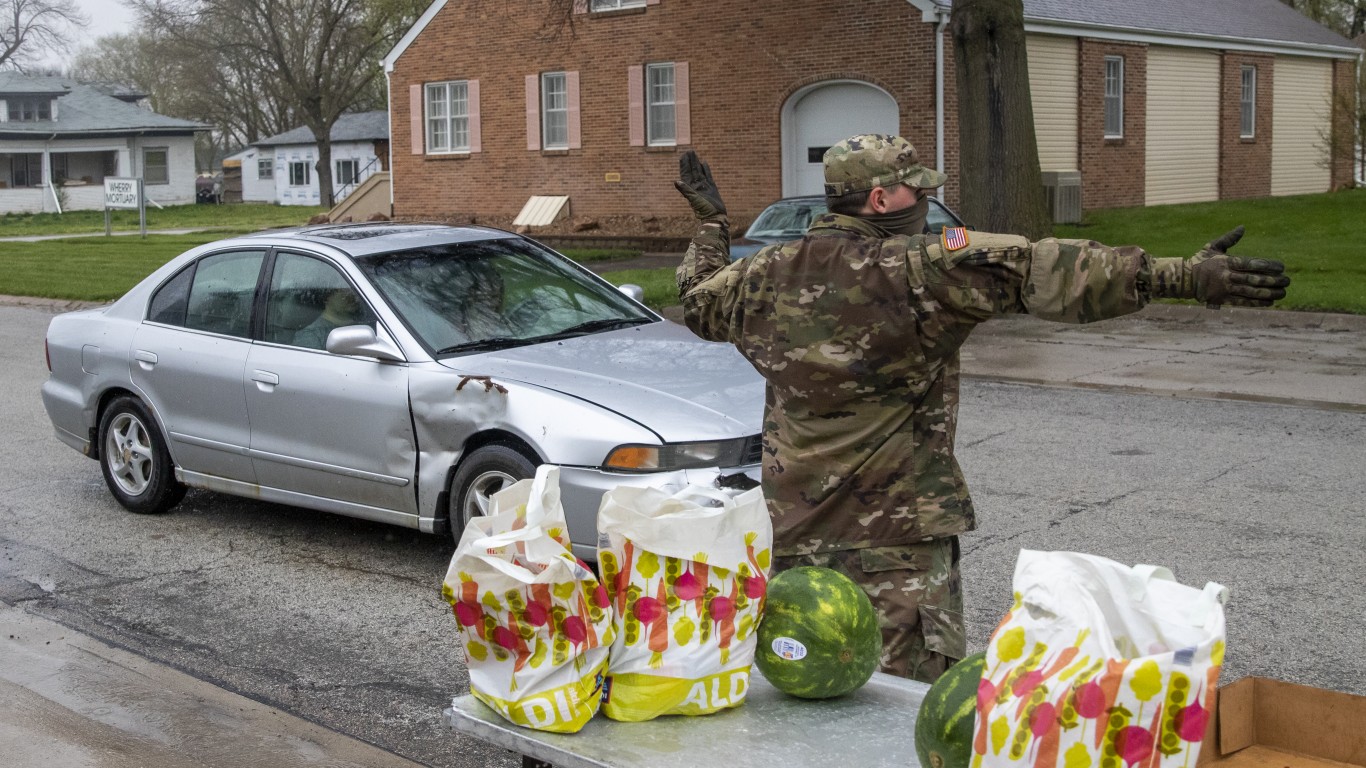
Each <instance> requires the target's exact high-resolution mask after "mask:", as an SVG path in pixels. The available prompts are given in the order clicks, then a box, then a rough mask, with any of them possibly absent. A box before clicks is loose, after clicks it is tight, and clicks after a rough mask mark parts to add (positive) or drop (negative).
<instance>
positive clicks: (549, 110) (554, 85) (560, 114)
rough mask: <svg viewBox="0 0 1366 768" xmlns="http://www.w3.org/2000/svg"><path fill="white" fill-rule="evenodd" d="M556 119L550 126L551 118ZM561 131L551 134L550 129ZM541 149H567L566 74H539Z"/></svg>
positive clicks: (567, 81)
mask: <svg viewBox="0 0 1366 768" xmlns="http://www.w3.org/2000/svg"><path fill="white" fill-rule="evenodd" d="M552 115H554V116H556V117H557V118H559V119H558V121H557V123H556V125H554V126H552V125H551V116H552ZM552 127H554V128H555V129H556V130H558V131H562V134H561V135H558V136H554V135H552V134H551V128H552ZM541 149H551V150H554V149H569V76H568V73H567V72H542V73H541Z"/></svg>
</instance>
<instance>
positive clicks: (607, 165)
mask: <svg viewBox="0 0 1366 768" xmlns="http://www.w3.org/2000/svg"><path fill="white" fill-rule="evenodd" d="M558 6H559V4H556V3H552V2H551V1H550V0H540V2H536V3H522V2H519V3H449V4H447V5H446V6H445V7H444V8H443V9H442V10H441V11H440V12H439V13H438V14H437V15H436V17H435V18H434V19H433V20H432V22H431V24H430V25H429V26H428V27H427V28H426V29H425V30H424V31H423V32H422V33H421V34H420V35H419V36H418V37H417V39H416V40H415V41H414V42H413V44H412V45H411V46H410V47H409V48H408V49H407V50H406V51H405V52H404V53H403V55H402V56H400V57H399V59H398V60H397V61H396V62H395V66H394V71H393V73H392V76H391V78H390V93H391V99H392V107H391V116H392V117H391V120H392V121H393V123H392V126H391V136H392V141H393V153H394V159H393V165H394V168H393V171H394V210H395V213H396V215H398V216H442V217H447V216H451V217H465V216H486V217H487V216H510V215H512V214H515V213H516V212H517V211H518V210H520V208H521V206H522V204H523V203H525V202H526V200H527V198H528V197H529V196H530V195H534V194H567V195H569V196H570V198H571V205H572V207H573V214H574V215H575V216H619V215H657V216H669V217H674V216H686V215H688V211H687V208H686V207H685V206H684V204H683V201H682V199H681V198H680V197H679V196H678V193H677V192H676V191H674V189H673V186H672V183H671V182H672V180H673V179H675V178H677V172H678V156H679V154H681V153H682V152H683V151H685V150H687V149H695V150H697V151H698V153H699V154H700V155H701V156H702V158H703V159H704V160H706V161H707V162H708V163H710V164H711V166H712V169H713V172H714V173H715V175H716V178H717V182H718V184H719V186H720V188H721V190H722V192H723V193H724V195H725V199H726V202H727V205H728V207H729V208H730V210H731V213H732V215H733V216H734V217H735V218H737V219H748V218H750V217H752V216H754V215H755V214H757V213H758V212H759V210H761V209H762V208H763V206H764V205H766V204H768V203H769V202H771V201H773V200H774V199H776V198H778V197H780V196H781V195H782V146H781V126H780V122H781V120H780V117H781V113H782V108H783V105H784V102H785V101H786V100H787V98H788V97H789V96H791V95H792V94H794V93H796V92H798V91H799V90H801V89H802V88H803V87H804V86H806V85H810V84H812V83H816V82H821V81H825V80H832V79H852V80H858V81H862V82H865V83H870V84H873V85H876V86H878V87H880V88H882V89H884V90H886V91H887V92H888V93H890V94H891V95H892V96H893V98H894V99H895V100H896V102H897V105H898V108H899V111H900V118H901V131H902V134H903V135H905V136H906V137H907V138H909V139H910V140H911V141H912V143H914V144H915V146H916V148H917V150H918V151H919V152H920V153H921V156H922V159H924V160H925V161H926V162H927V163H933V162H934V158H935V146H934V139H935V130H934V25H932V24H928V23H925V22H923V21H921V16H920V11H919V10H917V9H915V8H914V7H913V6H912V5H911V4H909V3H907V2H905V0H867V1H866V2H864V3H861V4H860V12H859V13H856V14H851V13H849V11H848V9H847V8H846V7H845V6H843V5H841V4H838V3H829V2H825V1H824V0H753V1H752V2H749V3H703V2H697V1H696V0H691V1H690V0H660V2H659V3H658V4H654V5H648V6H646V7H645V8H644V9H633V10H630V11H622V12H617V13H613V14H592V15H577V16H575V17H574V20H573V25H572V28H568V29H558V30H557V29H556V27H555V25H553V24H551V25H547V24H546V23H545V21H544V19H545V18H546V17H547V15H548V14H549V13H551V11H550V10H549V9H550V8H551V7H558ZM557 31H558V39H553V40H552V39H547V38H548V37H551V36H553V35H554V34H555V33H556V32H557ZM946 43H947V41H946ZM946 50H947V57H948V58H947V61H948V70H949V73H950V76H951V75H952V49H951V48H950V47H949V46H948V45H946ZM668 61H673V62H688V65H689V74H690V88H689V91H690V100H691V104H690V114H691V139H692V143H691V145H689V146H681V147H677V148H675V147H666V148H655V147H633V146H630V143H629V137H630V128H629V124H628V120H629V110H628V102H627V99H628V88H627V70H628V67H632V66H640V65H642V64H646V63H650V62H668ZM559 70H564V71H577V72H578V73H579V78H580V85H579V87H580V93H581V100H580V108H581V126H582V147H581V148H580V149H571V150H568V151H560V152H548V151H531V150H528V149H527V148H526V147H527V138H526V133H527V129H526V123H527V116H526V104H525V84H524V78H525V77H526V76H527V75H531V74H537V73H540V72H544V71H559ZM454 79H478V80H479V81H480V113H481V121H480V129H481V138H482V151H481V152H476V153H473V154H470V155H456V156H452V155H448V156H438V155H424V154H413V152H412V138H411V135H412V132H413V131H412V129H411V127H410V120H409V116H410V105H409V98H410V97H409V86H411V85H413V84H419V83H425V82H433V81H442V80H454ZM953 93H954V86H953V82H952V80H951V79H950V81H949V83H948V84H947V86H946V95H947V96H948V98H947V99H946V101H948V102H949V104H948V110H947V113H948V115H949V116H950V117H951V118H952V116H953V115H954V114H955V112H956V110H955V109H954V107H953ZM957 135H958V129H957V123H956V121H954V120H952V119H951V120H950V122H949V123H948V126H947V128H946V137H947V141H946V142H945V143H946V145H948V148H949V151H948V153H947V158H948V161H947V162H946V165H947V166H948V168H946V169H945V170H946V171H948V172H949V173H950V175H951V176H952V175H953V173H954V171H955V169H956V167H957V151H956V145H957ZM607 174H620V181H610V182H609V181H607V180H606V177H607ZM948 192H949V199H950V201H952V200H954V199H956V193H957V188H956V185H955V186H953V187H952V188H950V189H949V190H948Z"/></svg>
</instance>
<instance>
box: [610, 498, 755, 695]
mask: <svg viewBox="0 0 1366 768" xmlns="http://www.w3.org/2000/svg"><path fill="white" fill-rule="evenodd" d="M699 500H700V502H701V503H699ZM598 532H599V535H600V537H601V538H600V539H599V542H598V565H599V567H600V568H601V570H602V578H603V582H604V583H605V584H606V585H607V592H608V596H609V598H610V599H611V601H612V605H613V608H614V614H615V616H616V630H617V631H616V639H615V640H613V642H612V657H611V661H610V663H609V667H608V677H607V682H606V689H605V692H604V701H603V712H604V713H605V714H606V715H607V716H608V717H610V718H612V719H614V720H627V721H639V720H650V719H653V718H655V717H658V716H660V715H705V714H708V713H711V712H715V711H717V710H721V709H726V708H729V707H736V706H739V705H740V704H741V703H743V702H744V700H745V694H746V693H747V692H748V690H749V668H750V665H751V664H752V663H753V661H754V645H755V634H754V632H755V629H757V628H758V625H759V616H760V614H761V611H762V609H763V603H764V590H765V587H766V585H767V579H768V571H769V566H770V557H771V552H770V550H771V549H772V546H773V526H772V523H770V522H769V518H768V507H767V506H766V505H765V504H764V497H763V493H762V492H761V491H760V490H759V489H758V488H755V489H753V490H750V491H746V492H744V493H741V494H739V495H738V496H731V495H730V494H727V493H724V492H721V491H718V490H715V489H711V488H704V487H700V486H689V487H688V488H685V489H683V490H682V491H679V492H678V493H676V494H674V495H672V496H670V495H668V494H666V493H664V492H662V491H658V490H655V489H652V488H632V487H626V486H621V487H618V488H616V489H614V490H611V491H608V492H607V493H606V494H604V495H603V499H602V505H601V507H599V509H598Z"/></svg>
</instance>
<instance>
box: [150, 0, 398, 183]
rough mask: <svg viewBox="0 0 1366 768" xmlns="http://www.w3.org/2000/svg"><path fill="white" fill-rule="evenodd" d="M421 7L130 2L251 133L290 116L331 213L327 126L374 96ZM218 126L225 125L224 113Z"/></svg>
mask: <svg viewBox="0 0 1366 768" xmlns="http://www.w3.org/2000/svg"><path fill="white" fill-rule="evenodd" d="M419 1H420V0H132V4H133V6H134V7H135V8H136V9H137V10H138V12H139V13H140V15H141V17H142V20H143V25H144V28H151V29H157V30H160V31H162V32H163V33H164V34H165V35H166V37H167V38H169V39H171V40H174V41H175V42H176V43H177V44H181V45H186V46H190V47H191V48H193V49H194V50H196V51H199V52H201V53H202V54H203V55H205V56H210V57H211V59H212V61H213V66H212V70H213V72H214V73H215V74H216V76H217V82H215V83H214V90H212V91H211V93H213V94H214V96H215V97H216V98H219V99H221V100H222V104H223V106H224V108H225V109H226V110H227V111H231V112H234V113H236V114H238V115H239V118H238V120H239V123H240V124H239V125H238V126H234V128H233V130H234V131H240V132H241V133H242V134H243V135H244V137H245V138H247V140H255V139H258V138H260V136H259V135H255V136H252V135H249V134H252V133H254V130H253V127H254V126H256V125H260V124H262V123H263V122H269V121H272V120H273V119H276V118H279V117H284V116H288V117H292V118H293V119H294V120H295V121H296V122H298V123H303V124H304V125H305V126H307V127H308V129H309V130H310V131H311V132H312V133H313V137H314V140H315V141H316V142H317V145H318V162H317V165H316V169H317V173H318V185H319V189H320V192H321V198H322V199H321V202H322V204H323V205H326V206H331V205H332V139H331V134H332V126H333V125H335V124H336V122H337V119H338V118H339V117H341V115H342V114H343V113H345V112H347V111H350V110H352V109H353V108H354V107H355V106H356V105H357V104H358V103H362V102H363V101H365V100H366V98H367V94H368V93H373V86H374V85H375V81H376V80H377V79H378V78H379V77H380V76H381V71H380V58H381V57H382V56H383V55H384V54H385V53H387V52H388V51H389V49H390V48H391V47H392V46H393V44H394V43H395V42H396V41H397V40H398V38H399V36H400V35H402V34H403V32H404V31H406V30H407V28H408V26H409V25H410V24H411V23H412V20H413V19H415V18H416V16H417V14H418V13H420V12H421V9H422V7H423V6H425V3H423V4H422V5H421V6H419V5H418V2H419ZM220 117H221V119H223V120H226V121H230V120H231V119H232V118H231V117H230V116H229V115H227V114H223V115H221V116H220Z"/></svg>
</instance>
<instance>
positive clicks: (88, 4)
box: [45, 0, 133, 67]
mask: <svg viewBox="0 0 1366 768" xmlns="http://www.w3.org/2000/svg"><path fill="white" fill-rule="evenodd" d="M76 2H77V4H79V5H80V6H81V10H83V11H85V14H86V15H87V16H89V17H90V26H89V27H86V28H85V29H84V30H82V31H80V32H79V33H77V36H76V39H75V40H74V44H73V45H72V46H71V50H70V51H69V52H68V53H66V54H64V55H60V56H56V55H51V54H49V55H48V56H47V58H46V59H45V62H46V63H49V64H52V65H55V66H59V67H64V66H65V65H67V64H68V63H70V60H71V58H72V57H73V56H75V54H76V52H77V51H79V50H80V49H81V47H82V46H85V45H89V44H90V43H93V42H94V41H95V39H96V38H100V37H104V36H105V35H118V34H123V33H125V32H128V31H130V30H131V29H132V28H133V13H132V11H130V10H128V8H127V7H126V6H124V4H123V2H122V0H76Z"/></svg>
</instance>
